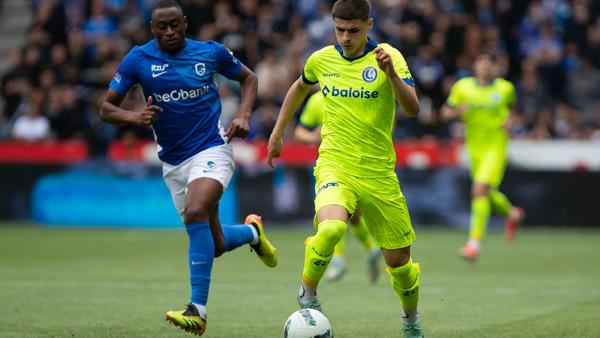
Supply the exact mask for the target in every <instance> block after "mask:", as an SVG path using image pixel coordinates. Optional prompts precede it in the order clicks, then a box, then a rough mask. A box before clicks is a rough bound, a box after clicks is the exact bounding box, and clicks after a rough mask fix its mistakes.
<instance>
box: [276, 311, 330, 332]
mask: <svg viewBox="0 0 600 338" xmlns="http://www.w3.org/2000/svg"><path fill="white" fill-rule="evenodd" d="M283 337H284V338H333V330H332V329H331V324H330V323H329V319H327V317H325V315H324V314H322V313H321V312H319V311H317V310H313V309H301V310H298V311H296V312H294V313H292V314H291V315H290V316H289V317H288V319H287V320H286V321H285V325H284V326H283Z"/></svg>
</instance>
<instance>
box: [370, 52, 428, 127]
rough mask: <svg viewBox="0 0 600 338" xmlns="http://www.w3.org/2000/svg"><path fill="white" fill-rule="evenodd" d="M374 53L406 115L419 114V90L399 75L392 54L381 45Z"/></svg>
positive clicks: (414, 115)
mask: <svg viewBox="0 0 600 338" xmlns="http://www.w3.org/2000/svg"><path fill="white" fill-rule="evenodd" d="M374 53H375V59H376V60H377V64H378V66H379V68H380V69H381V70H382V71H383V72H384V73H385V75H387V77H388V80H389V81H390V84H391V85H392V88H393V90H394V95H395V96H396V100H398V102H399V103H400V105H401V106H402V108H404V112H405V113H406V115H408V116H410V117H416V116H417V115H419V109H420V108H419V99H418V98H417V92H416V91H415V88H413V87H412V86H409V85H407V84H406V83H404V81H402V79H401V78H400V76H398V73H396V69H394V63H393V62H392V56H391V55H390V54H389V53H388V52H386V51H385V50H384V49H383V48H381V47H377V48H375V50H374Z"/></svg>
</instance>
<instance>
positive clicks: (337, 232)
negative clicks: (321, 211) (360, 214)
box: [317, 221, 346, 243]
mask: <svg viewBox="0 0 600 338" xmlns="http://www.w3.org/2000/svg"><path fill="white" fill-rule="evenodd" d="M344 233H346V223H345V222H343V221H323V222H321V223H319V230H318V231H317V234H318V235H319V236H323V237H325V238H327V239H328V240H329V241H332V242H334V243H337V242H339V240H340V239H341V238H342V236H344Z"/></svg>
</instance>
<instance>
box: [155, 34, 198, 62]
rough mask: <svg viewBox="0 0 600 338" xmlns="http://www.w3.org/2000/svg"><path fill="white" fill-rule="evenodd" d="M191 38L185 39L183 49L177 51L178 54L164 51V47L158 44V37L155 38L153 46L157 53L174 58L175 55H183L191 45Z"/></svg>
mask: <svg viewBox="0 0 600 338" xmlns="http://www.w3.org/2000/svg"><path fill="white" fill-rule="evenodd" d="M189 40H190V39H188V38H184V39H183V48H181V50H180V51H179V52H177V54H169V53H167V52H165V51H163V50H162V49H160V46H158V41H156V39H153V40H152V41H153V42H154V45H153V47H154V50H155V51H156V53H157V54H160V55H164V56H167V57H170V58H174V57H178V56H181V55H183V54H184V53H185V52H186V50H187V48H188V46H189V45H190V41H189Z"/></svg>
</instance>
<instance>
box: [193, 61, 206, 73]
mask: <svg viewBox="0 0 600 338" xmlns="http://www.w3.org/2000/svg"><path fill="white" fill-rule="evenodd" d="M194 68H195V69H196V74H198V76H202V75H204V73H206V65H205V64H204V63H202V62H200V63H197V64H196V65H195V66H194Z"/></svg>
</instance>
